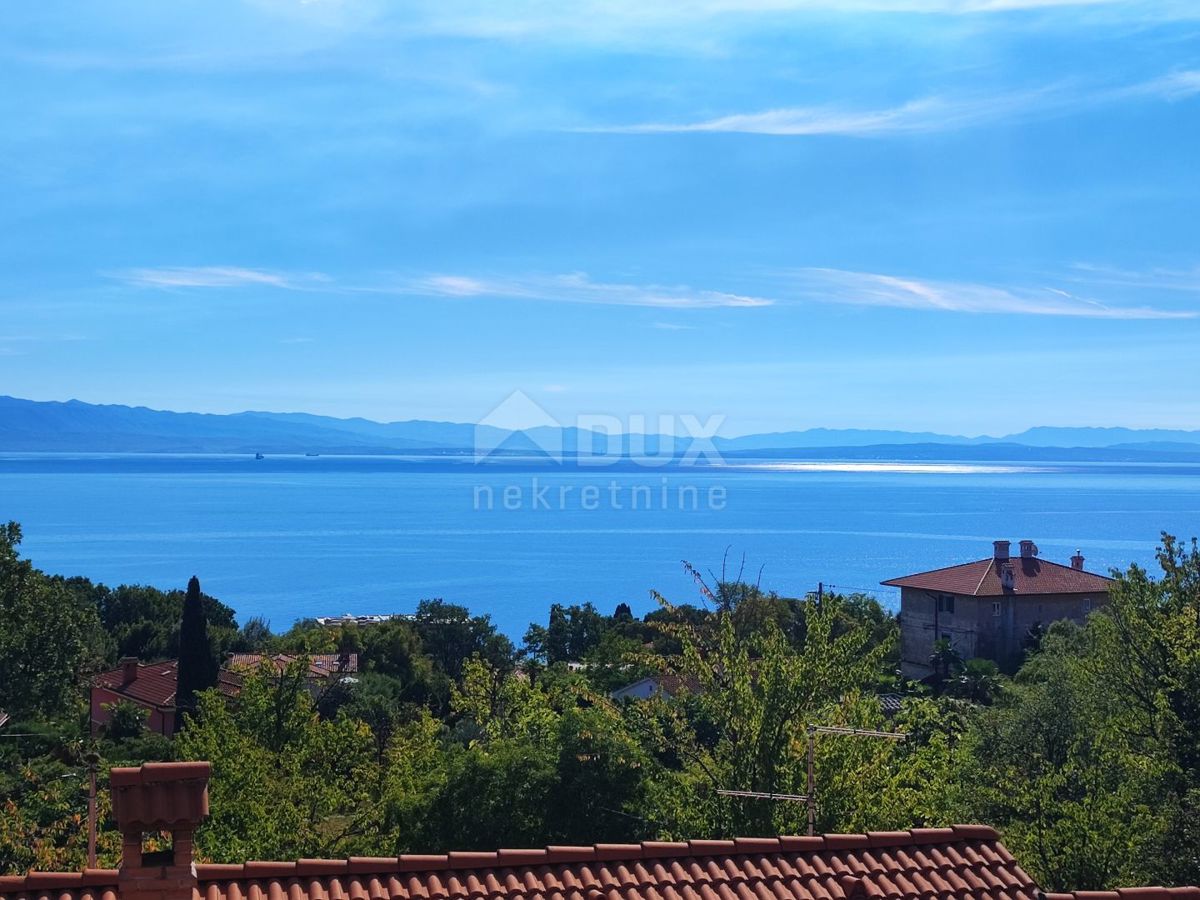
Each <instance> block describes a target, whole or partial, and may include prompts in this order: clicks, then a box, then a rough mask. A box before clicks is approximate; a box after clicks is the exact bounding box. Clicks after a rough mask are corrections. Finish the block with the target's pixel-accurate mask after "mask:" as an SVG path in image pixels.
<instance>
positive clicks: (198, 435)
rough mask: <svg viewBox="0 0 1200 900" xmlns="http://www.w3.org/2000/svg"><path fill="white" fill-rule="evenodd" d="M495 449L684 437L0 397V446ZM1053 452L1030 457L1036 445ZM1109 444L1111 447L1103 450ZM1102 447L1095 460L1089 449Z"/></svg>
mask: <svg viewBox="0 0 1200 900" xmlns="http://www.w3.org/2000/svg"><path fill="white" fill-rule="evenodd" d="M477 440H482V441H483V444H484V446H485V447H487V448H489V449H496V450H497V451H499V452H501V453H513V454H521V453H537V452H551V453H557V452H561V453H563V454H566V455H572V454H575V453H577V452H580V451H581V450H582V451H584V452H590V453H593V454H609V455H616V454H620V455H640V454H649V455H666V454H670V453H682V452H684V451H685V450H686V449H687V447H688V446H689V443H690V442H689V441H688V440H686V439H682V438H677V439H672V438H669V437H659V436H657V435H623V436H618V437H613V438H610V437H608V436H607V435H603V434H597V433H594V432H588V431H581V430H580V429H577V428H563V429H555V428H536V429H532V430H530V431H528V432H509V431H504V430H502V429H498V428H489V427H483V428H479V427H477V426H475V425H472V424H468V423H459V422H432V421H423V420H411V421H403V422H373V421H371V420H369V419H362V418H353V419H337V418H332V417H329V416H316V415H310V414H308V413H273V412H242V413H235V414H231V415H212V414H206V413H180V412H168V411H162V410H153V409H147V408H146V407H131V406H117V405H102V406H101V405H94V404H89V403H82V402H80V401H78V400H70V401H67V402H39V401H33V400H20V399H17V398H13V397H0V450H2V451H9V452H93V453H105V452H107V453H255V452H261V453H398V454H405V453H455V454H461V453H469V452H471V451H472V450H473V449H474V447H475V442H476V441H477ZM714 445H715V446H716V448H717V449H718V451H720V452H721V453H723V454H728V455H731V456H735V457H750V456H785V457H786V456H789V455H793V453H792V451H796V452H799V451H804V452H803V453H800V454H799V455H798V456H797V458H800V457H801V456H802V457H804V458H816V457H819V456H822V455H824V456H831V455H833V456H840V457H844V458H875V459H883V458H889V459H1060V460H1061V459H1083V458H1088V459H1100V458H1103V459H1120V460H1129V461H1136V460H1162V461H1171V460H1179V459H1185V458H1190V457H1193V456H1195V455H1196V454H1197V453H1200V431H1171V430H1165V429H1155V430H1145V431H1138V430H1134V429H1128V428H1054V427H1048V426H1047V427H1039V428H1031V429H1029V430H1028V431H1024V432H1021V433H1020V434H1015V435H1008V436H1005V437H974V438H968V437H963V436H961V435H945V434H934V433H929V432H903V431H873V430H865V429H831V428H814V429H809V430H807V431H791V432H781V433H774V434H753V435H744V436H740V437H734V438H716V439H715V440H714ZM1039 448H1040V449H1044V450H1052V449H1053V450H1059V451H1061V452H1054V453H1036V452H1032V451H1034V450H1038V449H1039ZM1105 448H1107V449H1105ZM1098 450H1105V452H1104V453H1102V454H1097V452H1096V451H1098Z"/></svg>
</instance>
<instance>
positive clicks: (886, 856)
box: [110, 827, 1200, 900]
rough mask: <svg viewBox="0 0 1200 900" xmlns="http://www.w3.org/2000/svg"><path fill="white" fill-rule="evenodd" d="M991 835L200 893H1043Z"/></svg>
mask: <svg viewBox="0 0 1200 900" xmlns="http://www.w3.org/2000/svg"><path fill="white" fill-rule="evenodd" d="M995 842H996V836H995V832H994V831H993V830H992V829H989V828H983V827H960V828H957V829H954V830H950V829H918V830H916V831H908V832H875V833H872V834H856V835H826V836H824V837H817V838H803V837H786V838H740V839H738V840H736V841H715V840H712V841H690V842H686V843H685V842H666V841H649V842H646V843H642V844H598V845H595V846H593V847H562V846H557V847H547V848H545V849H543V850H513V849H505V850H500V851H496V852H469V853H464V852H457V853H449V854H445V855H407V856H401V857H399V858H382V859H370V858H354V859H350V860H301V861H299V862H298V863H288V864H280V863H253V862H251V863H247V864H246V865H245V866H242V867H225V866H219V867H218V866H203V865H202V866H198V867H197V875H198V877H199V880H200V887H199V889H198V896H197V898H196V900H439V898H441V900H851V898H878V900H1038V893H1039V892H1038V889H1037V887H1036V885H1035V884H1034V883H1033V882H1032V880H1031V879H1030V878H1029V876H1028V875H1026V874H1025V873H1024V872H1022V871H1021V870H1020V869H1019V868H1018V867H1017V866H1016V865H1015V864H1014V863H1012V862H1011V861H1010V859H1011V858H1010V857H1009V856H1008V855H1007V853H1002V852H998V851H997V850H996V849H995V848H994V847H993V846H992V845H994V844H995ZM214 888H215V890H214ZM276 892H278V896H277V897H275V896H273V895H274V894H276ZM1002 894H1003V895H1004V896H1002ZM110 900H111V898H110ZM1079 900H1090V898H1079ZM1117 900H1192V898H1190V897H1181V898H1170V897H1166V896H1165V895H1158V896H1156V897H1149V896H1146V897H1142V896H1130V897H1127V898H1117ZM1196 900H1200V898H1196Z"/></svg>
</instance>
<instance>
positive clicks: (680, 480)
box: [0, 454, 1200, 640]
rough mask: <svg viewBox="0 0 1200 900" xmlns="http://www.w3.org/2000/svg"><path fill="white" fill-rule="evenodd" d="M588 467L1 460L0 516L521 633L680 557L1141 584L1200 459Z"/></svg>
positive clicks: (846, 584) (125, 553) (110, 548)
mask: <svg viewBox="0 0 1200 900" xmlns="http://www.w3.org/2000/svg"><path fill="white" fill-rule="evenodd" d="M642 462H643V461H636V460H632V461H631V460H625V461H621V462H618V463H616V464H614V465H607V466H603V467H591V466H583V465H564V464H560V463H558V462H554V461H551V460H545V459H502V460H495V459H492V460H489V461H484V462H481V463H480V462H476V461H474V460H472V459H469V458H465V459H464V458H457V457H436V456H431V457H364V456H353V457H351V456H309V457H305V456H268V457H267V458H265V459H255V458H254V457H253V456H244V455H239V456H232V455H230V456H218V455H195V456H188V455H126V454H121V455H78V454H69V455H63V454H0V520H15V521H17V522H19V523H20V524H21V527H22V530H23V532H24V541H23V544H22V547H21V552H22V554H23V555H24V556H26V557H27V558H29V559H30V560H32V562H33V563H34V564H35V565H36V566H38V567H39V568H41V569H43V570H45V571H48V572H53V573H58V574H62V575H84V576H87V577H88V578H91V579H93V580H95V581H101V582H104V583H106V584H109V585H117V584H148V585H154V586H156V587H160V588H164V589H169V588H183V587H184V586H185V585H186V584H187V580H188V578H189V577H190V576H192V575H196V576H198V577H199V578H200V580H201V584H202V586H203V588H204V590H205V592H206V593H209V594H212V595H213V596H216V597H219V598H220V599H221V600H223V601H224V602H225V603H227V604H229V605H230V606H232V607H233V608H234V609H235V610H237V613H238V617H239V619H240V620H241V621H245V620H246V619H248V618H250V617H252V616H262V617H263V618H265V619H267V620H269V621H270V623H271V626H272V628H273V629H275V630H277V631H279V630H284V629H286V628H287V627H288V626H289V625H290V624H291V623H292V622H293V621H295V620H296V619H298V618H303V617H313V616H331V615H341V614H345V613H351V614H357V615H361V614H387V613H408V612H412V611H413V610H414V609H415V608H416V606H417V604H418V602H419V601H420V600H421V599H423V598H434V597H437V598H442V599H444V600H446V601H449V602H453V603H459V604H462V605H465V606H467V607H469V608H470V609H471V610H472V611H473V612H475V613H479V614H487V615H490V616H491V617H492V619H493V620H494V621H495V623H496V624H497V626H498V627H499V628H500V629H501V630H502V631H503V632H505V633H506V634H508V635H510V636H511V637H513V638H514V639H518V640H519V639H520V637H521V636H522V635H523V634H524V632H525V629H526V628H527V627H528V625H529V624H530V623H532V622H544V621H545V620H546V617H547V613H548V610H549V607H550V605H551V604H553V603H562V604H574V603H584V602H591V603H594V604H595V605H596V606H597V608H599V609H600V610H601V611H604V612H611V611H612V610H613V609H614V608H615V606H616V605H617V604H618V603H628V604H629V605H630V606H631V607H632V608H633V610H634V611H635V613H637V614H639V615H640V614H644V613H646V612H649V611H651V610H653V609H655V608H656V607H657V605H658V603H659V600H658V599H657V596H658V595H661V596H662V597H665V598H666V599H667V600H669V601H670V602H672V603H697V602H700V594H699V592H698V590H697V587H696V585H695V584H694V582H693V580H692V577H691V576H690V575H689V574H688V573H687V571H686V570H685V566H684V563H685V561H686V562H687V563H690V564H691V565H693V566H694V567H695V568H697V569H699V570H700V571H701V572H703V573H705V575H706V577H708V578H709V579H710V580H717V579H720V578H727V579H733V578H740V579H742V580H745V581H749V582H752V583H758V584H760V585H761V587H762V588H763V589H765V590H773V591H776V592H778V593H779V594H781V595H783V596H789V597H800V596H804V595H805V594H807V593H809V592H812V591H815V590H817V589H818V586H819V585H822V586H823V588H824V589H825V590H827V591H837V592H864V593H868V594H871V595H873V596H875V597H877V598H878V599H879V600H880V601H881V602H882V603H883V604H884V605H886V606H888V607H889V608H892V609H895V608H896V606H897V604H898V600H899V598H898V594H897V592H896V591H895V590H893V589H889V588H885V587H882V586H881V585H880V581H883V580H885V579H888V578H893V577H897V576H900V575H905V574H908V573H912V572H917V571H923V570H927V569H933V568H938V567H940V566H948V565H953V564H956V563H960V562H968V561H971V560H975V559H981V558H983V557H986V556H988V555H990V554H991V552H992V541H993V540H996V539H1007V540H1011V541H1013V542H1014V547H1015V546H1016V541H1018V540H1021V539H1025V538H1029V539H1032V540H1033V541H1035V543H1036V544H1037V546H1038V548H1039V552H1040V554H1041V556H1042V557H1043V558H1045V559H1050V560H1055V561H1059V562H1064V563H1065V562H1066V561H1067V560H1068V559H1069V557H1070V556H1071V555H1072V554H1073V553H1074V552H1075V551H1076V550H1077V549H1079V550H1080V551H1081V552H1082V553H1083V555H1084V556H1085V558H1086V568H1087V569H1089V570H1090V571H1096V572H1104V573H1106V572H1108V571H1109V570H1110V569H1111V568H1124V567H1127V566H1129V565H1130V564H1131V563H1136V564H1138V565H1141V566H1145V567H1150V568H1151V569H1154V568H1155V567H1156V564H1155V549H1156V547H1157V546H1158V543H1159V539H1160V533H1161V532H1163V531H1167V532H1169V533H1172V534H1175V535H1178V536H1181V537H1187V538H1190V537H1191V536H1192V535H1196V534H1200V466H1195V465H1190V466H1189V465H1132V464H1123V465H1107V464H1089V463H1072V464H1069V465H1059V464H1053V465H1029V464H1021V463H1014V464H1006V463H1003V462H1000V463H994V464H980V465H974V464H961V463H911V462H887V461H880V462H869V463H863V462H849V461H842V460H837V459H830V460H826V461H816V462H803V463H795V462H787V461H773V460H753V461H737V462H736V463H721V462H712V461H704V463H703V464H701V465H686V466H685V465H677V464H670V465H659V464H658V462H660V461H644V462H646V464H642Z"/></svg>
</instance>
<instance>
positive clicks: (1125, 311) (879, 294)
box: [791, 268, 1200, 319]
mask: <svg viewBox="0 0 1200 900" xmlns="http://www.w3.org/2000/svg"><path fill="white" fill-rule="evenodd" d="M791 278H792V285H793V289H794V291H795V296H796V297H797V298H799V299H804V300H809V301H815V302H820V303H834V304H842V305H846V306H882V307H892V308H895V309H915V310H929V311H940V312H954V313H975V314H979V313H993V314H994V313H1009V314H1021V315H1034V316H1072V317H1078V318H1088V319H1194V318H1196V317H1197V316H1198V315H1200V313H1197V312H1195V311H1191V310H1168V309H1158V308H1155V307H1149V306H1112V305H1108V304H1105V303H1101V302H1099V301H1097V300H1093V299H1090V298H1087V297H1080V296H1077V295H1075V294H1071V293H1068V292H1067V291H1064V290H1061V289H1059V288H1053V287H1035V288H1009V287H995V286H993V285H986V284H976V283H972V282H961V281H959V282H956V281H931V280H924V279H918V278H906V277H900V276H896V275H882V274H878V273H874V272H850V271H846V270H843V269H820V268H808V269H799V270H796V271H795V272H793V273H791Z"/></svg>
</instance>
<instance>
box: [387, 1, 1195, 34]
mask: <svg viewBox="0 0 1200 900" xmlns="http://www.w3.org/2000/svg"><path fill="white" fill-rule="evenodd" d="M1086 8H1091V9H1095V10H1100V11H1104V12H1105V13H1107V14H1109V15H1111V16H1112V17H1115V18H1120V19H1121V20H1130V21H1136V22H1140V21H1149V22H1152V21H1161V20H1172V19H1194V18H1196V17H1197V15H1198V14H1200V11H1198V10H1197V8H1196V6H1195V4H1194V3H1193V2H1191V0H1148V2H1140V3H1130V2H1127V0H578V2H576V3H572V4H552V3H544V2H539V0H510V2H506V3H503V4H497V3H494V2H491V0H487V2H483V0H480V2H474V3H472V2H458V3H445V2H442V0H436V2H430V3H426V4H424V5H423V6H421V7H419V8H418V9H419V11H418V12H417V13H416V14H415V15H414V16H413V17H412V20H411V22H410V23H408V27H409V29H410V30H412V31H414V32H417V33H434V34H444V35H466V36H470V37H482V38H491V39H523V38H529V37H542V38H547V39H550V40H560V41H561V40H577V41H587V42H593V43H599V42H605V41H612V40H622V39H628V38H630V37H633V36H636V35H639V34H641V35H649V34H659V33H663V32H668V33H669V36H670V37H675V38H678V37H679V36H680V32H681V31H687V30H691V31H695V30H697V29H698V28H702V27H703V26H704V25H708V27H709V28H711V27H712V23H711V22H710V21H709V20H712V19H717V18H721V19H726V20H733V19H738V18H740V19H748V18H753V17H755V16H779V15H786V14H801V13H828V12H833V13H837V14H841V15H845V14H879V13H882V14H911V15H945V16H964V17H965V16H988V15H1000V14H1004V13H1012V12H1021V11H1038V10H1041V11H1053V10H1055V9H1062V10H1067V11H1070V12H1073V13H1074V14H1075V15H1078V14H1079V12H1080V11H1082V10H1083V9H1086Z"/></svg>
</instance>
